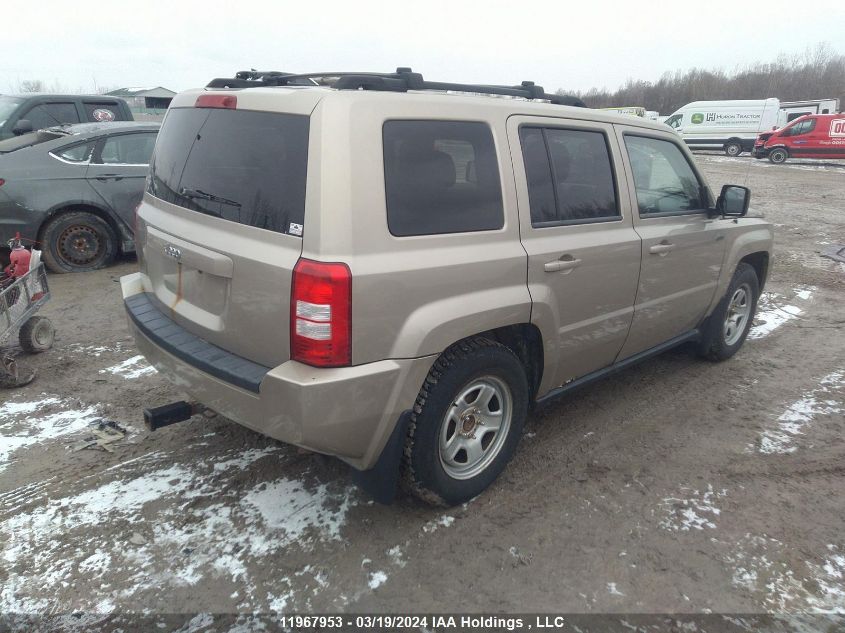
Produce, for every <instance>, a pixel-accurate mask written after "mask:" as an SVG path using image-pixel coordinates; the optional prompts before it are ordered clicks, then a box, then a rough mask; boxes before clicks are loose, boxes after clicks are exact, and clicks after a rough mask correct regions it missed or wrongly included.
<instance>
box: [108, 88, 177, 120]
mask: <svg viewBox="0 0 845 633" xmlns="http://www.w3.org/2000/svg"><path fill="white" fill-rule="evenodd" d="M106 94H107V95H111V96H113V97H121V98H122V99H124V100H125V101H126V103H128V104H129V109H130V110H132V113H133V114H153V115H163V114H164V112H165V110H167V108H168V106H169V105H170V101H171V100H172V99H173V97H174V96H175V95H176V93H175V92H173V91H172V90H168V89H167V88H162V87H161V86H156V87H155V88H120V89H118V90H112V91H111V92H107V93H106Z"/></svg>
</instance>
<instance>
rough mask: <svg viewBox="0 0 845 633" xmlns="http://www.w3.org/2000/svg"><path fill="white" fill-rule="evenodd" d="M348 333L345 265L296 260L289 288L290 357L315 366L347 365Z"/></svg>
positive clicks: (348, 286)
mask: <svg viewBox="0 0 845 633" xmlns="http://www.w3.org/2000/svg"><path fill="white" fill-rule="evenodd" d="M351 330H352V273H351V272H350V270H349V266H347V265H346V264H342V263H325V262H315V261H313V260H310V259H300V260H299V261H298V262H297V263H296V266H295V267H294V269H293V282H292V285H291V296H290V344H291V345H290V346H291V358H292V359H293V360H296V361H299V362H301V363H305V364H307V365H313V366H315V367H342V366H344V365H349V364H350V363H351V362H352V336H351Z"/></svg>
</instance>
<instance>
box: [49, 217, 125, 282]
mask: <svg viewBox="0 0 845 633" xmlns="http://www.w3.org/2000/svg"><path fill="white" fill-rule="evenodd" d="M43 242H44V251H43V253H44V262H45V263H46V264H47V268H49V269H50V271H51V272H54V273H77V272H87V271H90V270H96V269H98V268H103V267H104V266H108V265H109V264H110V263H111V262H112V261H113V260H114V258H115V255H116V254H117V235H115V232H114V230H113V229H112V227H111V226H109V223H108V222H106V221H105V220H103V219H102V218H101V217H99V216H96V215H94V214H93V213H89V212H87V211H73V212H70V213H62V214H61V215H58V216H56V217H54V218H52V219H51V220H50V221H49V223H48V224H47V226H46V227H45V229H44V236H43Z"/></svg>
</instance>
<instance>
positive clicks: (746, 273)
mask: <svg viewBox="0 0 845 633" xmlns="http://www.w3.org/2000/svg"><path fill="white" fill-rule="evenodd" d="M759 296H760V282H759V281H758V279H757V272H756V271H755V270H754V268H753V267H752V266H751V265H749V264H746V263H741V264H739V266H737V267H736V271H735V272H734V276H733V279H731V284H730V286H728V291H727V292H726V293H725V296H724V297H722V300H721V301H720V302H719V305H717V306H716V309H715V310H713V314H711V315H710V317H709V318H708V319H707V323H706V324H705V326H704V327H703V328H702V338H701V343H700V344H699V349H698V351H699V354H700V355H701V356H703V357H704V358H707V359H709V360H714V361H721V360H727V359H728V358H730V357H731V356H733V355H734V354H736V353H737V352H738V351H739V348H740V347H742V344H743V343H744V342H745V337H747V336H748V332H749V330H750V329H751V323H752V321H754V313H755V312H756V310H757V298H758V297H759Z"/></svg>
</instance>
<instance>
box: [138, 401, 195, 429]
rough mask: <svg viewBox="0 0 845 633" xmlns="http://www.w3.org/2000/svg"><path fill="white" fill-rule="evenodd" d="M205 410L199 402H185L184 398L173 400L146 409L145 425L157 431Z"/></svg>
mask: <svg viewBox="0 0 845 633" xmlns="http://www.w3.org/2000/svg"><path fill="white" fill-rule="evenodd" d="M203 411H205V407H204V406H202V405H201V404H200V403H199V402H185V401H184V400H180V401H179V402H171V403H170V404H164V405H162V406H160V407H152V408H151V409H144V425H145V426H146V427H147V429H148V430H150V431H155V430H157V429H160V428H163V427H165V426H170V425H171V424H176V423H177V422H184V421H185V420H188V419H190V418H191V417H192V416H194V415H196V414H197V413H202V412H203Z"/></svg>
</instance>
